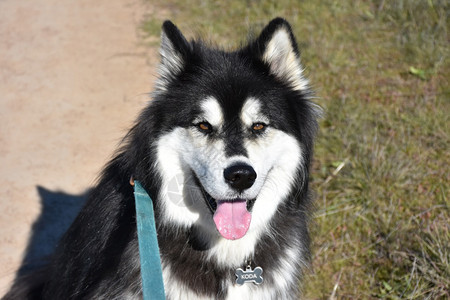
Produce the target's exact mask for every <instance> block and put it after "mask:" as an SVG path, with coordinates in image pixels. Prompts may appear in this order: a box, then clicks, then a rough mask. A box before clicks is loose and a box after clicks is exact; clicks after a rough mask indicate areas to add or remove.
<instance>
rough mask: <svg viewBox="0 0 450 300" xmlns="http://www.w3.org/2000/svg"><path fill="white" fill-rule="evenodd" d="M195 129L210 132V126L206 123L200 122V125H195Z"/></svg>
mask: <svg viewBox="0 0 450 300" xmlns="http://www.w3.org/2000/svg"><path fill="white" fill-rule="evenodd" d="M197 127H198V128H199V129H200V130H201V131H203V132H205V133H209V132H211V131H212V126H211V124H209V123H208V122H201V123H198V124H197Z"/></svg>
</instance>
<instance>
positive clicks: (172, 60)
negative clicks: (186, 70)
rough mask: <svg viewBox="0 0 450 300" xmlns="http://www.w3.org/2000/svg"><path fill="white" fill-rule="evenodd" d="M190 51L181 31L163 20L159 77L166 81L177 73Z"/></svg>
mask: <svg viewBox="0 0 450 300" xmlns="http://www.w3.org/2000/svg"><path fill="white" fill-rule="evenodd" d="M190 52H191V45H190V44H189V42H188V41H187V40H186V38H185V37H184V36H183V34H182V33H181V31H180V30H179V29H178V28H177V27H176V26H175V25H174V24H173V23H172V22H171V21H165V22H164V23H163V25H162V33H161V48H160V49H159V53H160V55H161V65H160V68H159V76H160V79H161V80H162V81H163V82H165V83H167V82H169V81H170V79H172V78H173V77H174V76H176V75H178V74H179V73H180V72H181V71H182V70H183V67H184V65H185V63H186V60H187V57H188V55H189V54H190Z"/></svg>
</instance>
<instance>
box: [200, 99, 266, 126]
mask: <svg viewBox="0 0 450 300" xmlns="http://www.w3.org/2000/svg"><path fill="white" fill-rule="evenodd" d="M231 105H237V107H234V109H233V111H238V113H233V114H230V113H229V111H230V108H229V107H226V106H227V103H223V102H220V101H219V100H218V99H216V98H215V97H213V96H209V97H206V98H205V99H203V100H202V101H200V112H201V113H200V116H198V117H197V120H196V121H197V122H202V121H208V122H209V123H210V124H211V125H213V126H220V125H222V124H224V123H225V122H227V121H230V120H232V121H236V120H237V119H239V120H240V121H241V122H242V124H244V125H245V126H251V125H252V124H253V123H254V122H263V123H268V122H269V120H268V117H267V116H266V115H265V114H264V113H263V106H262V103H261V101H260V100H259V99H258V98H256V97H251V96H250V97H248V98H246V99H245V100H244V101H243V102H242V103H231ZM239 106H240V107H239ZM226 112H228V114H227V113H226Z"/></svg>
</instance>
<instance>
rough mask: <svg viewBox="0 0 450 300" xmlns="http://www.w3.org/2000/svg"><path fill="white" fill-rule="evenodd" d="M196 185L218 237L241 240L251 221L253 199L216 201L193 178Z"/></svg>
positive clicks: (198, 181) (197, 180)
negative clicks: (201, 194) (211, 217)
mask: <svg viewBox="0 0 450 300" xmlns="http://www.w3.org/2000/svg"><path fill="white" fill-rule="evenodd" d="M195 179H196V182H197V185H198V186H199V187H200V189H201V191H202V193H203V196H204V199H205V202H206V204H207V206H208V207H209V209H210V210H211V213H212V214H213V220H214V224H215V225H216V228H217V231H219V233H220V235H222V236H223V237H224V238H226V239H228V240H237V239H240V238H242V237H243V236H244V235H245V234H246V233H247V231H248V228H249V227H250V223H251V220H252V215H251V210H252V208H253V205H254V204H255V201H256V200H255V199H241V198H236V199H231V200H230V199H227V200H217V199H214V198H213V197H211V195H210V194H208V192H206V190H205V188H204V187H203V185H202V184H201V182H200V180H199V179H198V178H197V177H196V176H195Z"/></svg>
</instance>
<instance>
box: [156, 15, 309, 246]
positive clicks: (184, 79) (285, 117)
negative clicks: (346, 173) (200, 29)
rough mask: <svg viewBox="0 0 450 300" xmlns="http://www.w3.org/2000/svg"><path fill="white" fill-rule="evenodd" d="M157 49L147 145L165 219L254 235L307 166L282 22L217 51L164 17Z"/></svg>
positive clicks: (302, 88)
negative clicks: (153, 121) (154, 118)
mask: <svg viewBox="0 0 450 300" xmlns="http://www.w3.org/2000/svg"><path fill="white" fill-rule="evenodd" d="M161 56H162V63H161V67H160V78H159V80H158V82H157V90H156V93H155V100H154V102H155V103H154V105H155V106H156V107H157V108H158V107H159V111H158V112H157V113H158V114H159V115H160V119H159V124H160V126H161V129H160V131H161V134H160V135H159V138H158V139H157V141H156V147H155V148H156V158H157V159H156V168H157V170H158V171H159V173H160V175H161V179H162V187H161V189H160V196H159V198H160V199H161V201H162V208H163V212H164V217H165V219H166V220H167V221H168V222H172V223H173V224H178V225H180V226H186V227H189V226H193V225H194V226H197V227H198V228H201V230H203V231H204V232H205V233H209V234H210V236H212V237H213V236H217V237H220V236H221V237H223V238H225V239H228V240H235V239H240V238H243V237H244V236H246V235H247V236H248V235H251V236H256V235H259V233H260V232H261V231H263V230H265V229H266V227H267V226H269V224H270V219H271V218H272V216H273V215H274V214H275V213H276V211H277V208H278V206H279V205H280V203H282V202H283V201H288V200H287V197H288V195H289V194H291V193H292V191H293V190H294V189H297V188H298V187H299V186H301V185H302V184H303V183H304V180H306V176H307V168H306V167H305V164H304V162H305V156H308V155H309V153H308V151H309V150H308V147H309V143H310V142H311V141H309V140H308V137H309V133H308V132H307V131H311V130H312V129H311V128H308V127H305V128H302V124H303V122H306V121H307V120H308V119H310V118H312V115H313V114H314V112H313V110H314V109H313V108H312V106H311V104H310V103H309V102H308V101H307V99H306V97H307V92H308V89H307V85H308V83H307V81H306V80H305V79H304V78H303V76H302V68H301V65H300V61H299V57H298V51H297V46H296V44H295V40H294V38H293V35H292V33H291V29H290V27H289V25H288V24H287V23H286V22H285V21H283V20H280V19H276V20H274V21H272V22H271V23H270V24H269V25H268V26H267V27H266V28H265V29H264V30H263V32H262V33H261V36H260V37H259V38H258V39H257V40H256V41H255V42H253V43H251V44H250V45H248V46H247V47H245V48H243V49H241V50H239V51H236V52H223V51H220V50H213V49H210V48H207V47H205V46H203V45H202V44H199V43H196V42H192V43H188V42H187V41H186V40H185V39H184V37H183V36H182V34H181V33H180V32H179V31H178V29H177V28H176V27H175V26H174V25H173V24H172V23H170V22H166V23H165V24H164V26H163V34H162V46H161ZM299 115H300V116H299ZM302 115H303V116H302ZM299 117H300V118H301V117H303V118H304V119H299ZM218 233H220V235H219V234H218Z"/></svg>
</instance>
